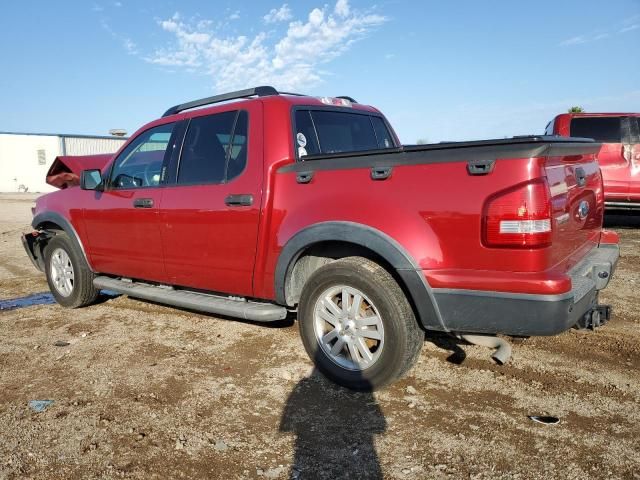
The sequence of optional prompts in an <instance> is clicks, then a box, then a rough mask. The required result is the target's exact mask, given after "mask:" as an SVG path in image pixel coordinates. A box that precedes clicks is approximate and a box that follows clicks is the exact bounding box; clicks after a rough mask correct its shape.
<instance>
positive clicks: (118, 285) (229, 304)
mask: <svg viewBox="0 0 640 480" xmlns="http://www.w3.org/2000/svg"><path fill="white" fill-rule="evenodd" d="M93 285H94V286H95V287H96V288H98V289H101V290H112V291H114V292H117V293H122V294H124V295H128V296H130V297H134V298H140V299H143V300H149V301H151V302H157V303H163V304H167V305H173V306H175V307H180V308H186V309H190V310H197V311H201V312H207V313H214V314H217V315H226V316H229V317H236V318H243V319H245V320H253V321H255V322H275V321H276V320H284V318H286V316H287V309H286V308H284V307H281V306H279V305H273V304H271V303H258V302H250V301H247V300H244V299H238V300H236V299H233V298H229V297H220V296H216V295H209V294H206V293H199V292H193V291H190V290H175V289H173V288H172V287H164V286H156V285H150V284H147V283H136V282H131V281H127V280H120V279H117V278H111V277H103V276H100V277H96V278H94V280H93Z"/></svg>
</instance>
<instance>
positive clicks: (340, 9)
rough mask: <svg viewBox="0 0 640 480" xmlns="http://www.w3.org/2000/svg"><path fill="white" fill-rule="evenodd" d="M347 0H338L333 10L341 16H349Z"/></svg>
mask: <svg viewBox="0 0 640 480" xmlns="http://www.w3.org/2000/svg"><path fill="white" fill-rule="evenodd" d="M350 10H351V9H350V8H349V1H348V0H338V1H337V2H336V7H335V8H334V12H336V15H340V16H341V17H347V16H349V11H350Z"/></svg>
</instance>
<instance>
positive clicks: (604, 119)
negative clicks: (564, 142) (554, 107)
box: [545, 113, 640, 210]
mask: <svg viewBox="0 0 640 480" xmlns="http://www.w3.org/2000/svg"><path fill="white" fill-rule="evenodd" d="M545 134H546V135H561V136H563V137H586V138H593V139H594V140H595V141H596V142H601V143H602V147H601V148H600V152H599V153H598V155H597V157H598V163H599V164H600V168H601V169H602V177H603V179H604V205H605V208H607V209H620V210H640V113H563V114H560V115H557V116H556V117H555V118H554V119H553V120H552V121H551V122H549V123H548V124H547V128H546V131H545Z"/></svg>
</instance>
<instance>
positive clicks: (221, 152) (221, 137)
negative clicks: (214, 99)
mask: <svg viewBox="0 0 640 480" xmlns="http://www.w3.org/2000/svg"><path fill="white" fill-rule="evenodd" d="M247 129H248V114H247V112H245V111H240V112H238V111H233V112H224V113H218V114H215V115H207V116H204V117H197V118H192V119H191V121H190V122H189V127H188V129H187V134H186V135H185V138H184V143H183V146H182V156H181V157H180V166H179V167H178V185H194V184H210V183H224V182H228V181H229V180H232V179H233V178H235V177H237V176H238V175H240V173H242V171H243V170H244V168H245V166H246V163H247V133H248V131H247Z"/></svg>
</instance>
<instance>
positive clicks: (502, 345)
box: [459, 335, 511, 365]
mask: <svg viewBox="0 0 640 480" xmlns="http://www.w3.org/2000/svg"><path fill="white" fill-rule="evenodd" d="M459 337H460V338H461V339H463V340H464V341H466V342H469V343H471V344H472V345H479V346H481V347H489V348H495V349H496V351H495V352H493V355H491V358H493V359H494V360H495V361H496V362H497V363H498V364H499V365H504V364H505V363H507V362H508V361H509V359H510V358H511V345H510V344H509V342H507V341H506V340H504V339H502V338H498V337H493V336H489V335H459Z"/></svg>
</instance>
